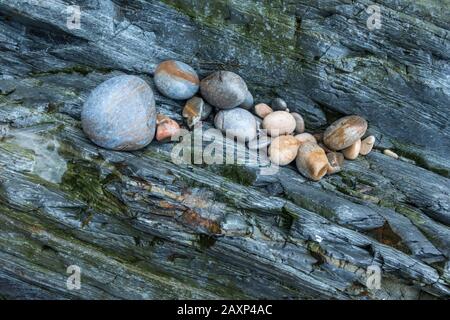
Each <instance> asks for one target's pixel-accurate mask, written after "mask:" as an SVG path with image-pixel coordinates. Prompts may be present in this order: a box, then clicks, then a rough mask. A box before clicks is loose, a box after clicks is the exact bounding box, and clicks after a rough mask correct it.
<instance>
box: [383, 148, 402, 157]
mask: <svg viewBox="0 0 450 320" xmlns="http://www.w3.org/2000/svg"><path fill="white" fill-rule="evenodd" d="M383 153H384V154H385V155H387V156H388V157H391V158H394V159H398V158H399V156H398V154H396V153H395V152H394V151H392V150H389V149H385V150H384V151H383Z"/></svg>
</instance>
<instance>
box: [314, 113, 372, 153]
mask: <svg viewBox="0 0 450 320" xmlns="http://www.w3.org/2000/svg"><path fill="white" fill-rule="evenodd" d="M366 130H367V121H366V120H365V119H363V118H362V117H359V116H347V117H343V118H341V119H339V120H337V121H335V122H333V123H332V124H331V126H329V127H328V128H327V130H325V133H324V134H323V142H324V143H325V144H326V145H327V146H328V147H329V148H330V149H332V150H336V151H339V150H342V149H345V148H348V147H350V146H351V145H352V144H354V143H355V142H356V141H357V140H358V139H360V138H361V137H362V136H363V135H364V133H365V132H366Z"/></svg>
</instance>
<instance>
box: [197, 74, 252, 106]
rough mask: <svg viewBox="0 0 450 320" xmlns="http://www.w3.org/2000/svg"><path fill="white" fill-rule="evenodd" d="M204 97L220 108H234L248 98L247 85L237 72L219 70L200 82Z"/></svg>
mask: <svg viewBox="0 0 450 320" xmlns="http://www.w3.org/2000/svg"><path fill="white" fill-rule="evenodd" d="M200 91H201V93H202V96H203V98H204V99H205V100H206V101H207V102H208V103H209V104H211V105H213V106H215V107H217V108H219V109H232V108H235V107H237V106H239V105H241V104H242V103H244V101H245V100H246V98H247V92H248V89H247V85H246V84H245V81H244V80H243V79H242V78H241V77H240V76H239V75H237V74H235V73H233V72H230V71H217V72H214V73H213V74H211V75H209V76H208V77H206V78H205V79H203V80H202V81H201V82H200Z"/></svg>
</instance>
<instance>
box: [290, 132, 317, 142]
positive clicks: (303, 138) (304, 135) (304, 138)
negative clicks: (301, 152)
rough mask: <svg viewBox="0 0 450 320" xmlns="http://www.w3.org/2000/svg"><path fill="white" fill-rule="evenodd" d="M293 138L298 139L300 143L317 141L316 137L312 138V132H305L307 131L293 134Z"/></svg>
mask: <svg viewBox="0 0 450 320" xmlns="http://www.w3.org/2000/svg"><path fill="white" fill-rule="evenodd" d="M295 139H297V140H298V141H300V143H305V142H307V141H309V142H313V143H317V141H316V138H314V136H313V135H312V134H310V133H307V132H304V133H300V134H297V135H295Z"/></svg>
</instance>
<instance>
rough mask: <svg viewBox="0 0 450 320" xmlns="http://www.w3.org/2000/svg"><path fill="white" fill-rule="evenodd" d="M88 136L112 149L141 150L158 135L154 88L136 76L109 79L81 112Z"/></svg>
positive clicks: (98, 88) (97, 88)
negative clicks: (156, 131)
mask: <svg viewBox="0 0 450 320" xmlns="http://www.w3.org/2000/svg"><path fill="white" fill-rule="evenodd" d="M81 125H82V128H83V131H84V132H85V134H86V135H87V136H88V137H89V139H91V141H92V142H94V143H95V144H96V145H98V146H100V147H103V148H106V149H111V150H124V151H129V150H138V149H141V148H143V147H145V146H146V145H148V144H149V143H150V142H151V141H152V140H153V138H154V136H155V127H156V108H155V98H154V95H153V91H152V89H151V88H150V86H149V85H148V84H147V83H146V82H145V81H144V80H142V79H141V78H139V77H136V76H129V75H122V76H117V77H114V78H111V79H109V80H106V81H105V82H103V83H101V84H100V85H99V86H98V87H96V88H95V89H94V90H93V91H92V92H91V94H90V95H89V97H88V98H87V99H86V101H85V103H84V105H83V109H82V112H81Z"/></svg>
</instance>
